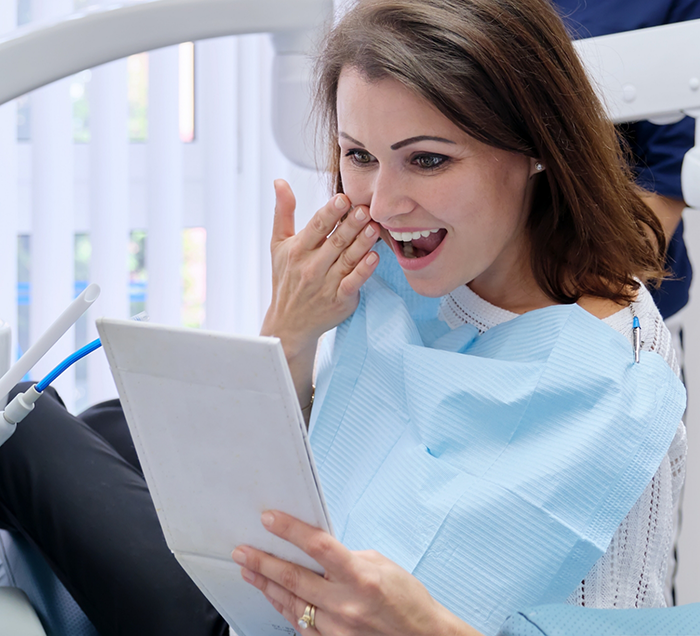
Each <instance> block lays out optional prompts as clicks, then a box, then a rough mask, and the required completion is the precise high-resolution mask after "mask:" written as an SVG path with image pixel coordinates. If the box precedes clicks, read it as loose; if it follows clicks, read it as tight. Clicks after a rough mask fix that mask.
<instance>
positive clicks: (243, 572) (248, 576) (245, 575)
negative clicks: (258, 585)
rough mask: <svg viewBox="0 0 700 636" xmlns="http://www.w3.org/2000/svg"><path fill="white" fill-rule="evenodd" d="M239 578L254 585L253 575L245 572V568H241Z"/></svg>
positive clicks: (248, 571)
mask: <svg viewBox="0 0 700 636" xmlns="http://www.w3.org/2000/svg"><path fill="white" fill-rule="evenodd" d="M241 576H242V577H243V578H244V579H245V580H246V581H248V583H254V582H255V573H254V572H251V571H250V570H246V569H245V568H241Z"/></svg>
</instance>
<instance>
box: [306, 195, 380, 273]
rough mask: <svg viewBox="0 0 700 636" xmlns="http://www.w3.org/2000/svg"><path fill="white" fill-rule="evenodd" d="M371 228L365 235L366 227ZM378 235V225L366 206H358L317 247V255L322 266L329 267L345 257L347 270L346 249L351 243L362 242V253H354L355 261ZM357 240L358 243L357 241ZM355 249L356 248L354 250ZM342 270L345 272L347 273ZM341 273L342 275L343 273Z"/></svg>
mask: <svg viewBox="0 0 700 636" xmlns="http://www.w3.org/2000/svg"><path fill="white" fill-rule="evenodd" d="M368 227H369V228H371V230H370V234H369V235H365V234H364V232H366V231H367V228H368ZM378 235H379V227H378V226H377V224H376V223H373V222H371V220H370V216H369V210H368V209H367V207H366V206H358V207H356V208H354V209H353V210H351V211H350V213H349V214H348V216H347V218H346V219H344V220H343V222H342V223H340V224H339V225H338V227H336V229H335V231H334V232H333V233H332V234H331V235H330V236H329V237H328V240H326V242H325V243H324V244H323V245H322V246H321V248H320V249H319V257H320V259H321V262H322V263H323V266H324V267H326V268H328V269H330V268H331V267H332V266H333V264H334V263H335V262H336V261H337V260H339V259H340V258H343V259H345V263H346V264H345V269H346V270H347V271H349V269H350V268H349V267H348V265H347V261H348V257H349V253H348V249H349V248H350V246H352V245H353V244H358V245H359V244H360V243H361V244H364V246H365V247H364V248H363V249H364V251H363V253H362V254H355V262H354V264H353V266H354V265H356V264H357V261H359V259H360V258H362V256H363V255H364V254H366V253H367V251H368V250H369V249H370V248H371V247H372V245H374V242H375V241H376V240H377V236H378ZM358 241H359V243H358ZM355 251H357V250H355ZM347 271H346V272H344V274H345V273H347ZM344 274H343V275H344Z"/></svg>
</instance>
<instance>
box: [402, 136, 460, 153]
mask: <svg viewBox="0 0 700 636" xmlns="http://www.w3.org/2000/svg"><path fill="white" fill-rule="evenodd" d="M418 141H442V142H444V143H446V144H454V143H456V142H455V141H452V140H450V139H445V138H444V137H431V136H430V135H419V136H418V137H409V138H408V139H404V140H403V141H397V142H396V143H395V144H393V145H392V146H391V149H392V150H399V148H403V147H404V146H410V145H411V144H415V143H416V142H418Z"/></svg>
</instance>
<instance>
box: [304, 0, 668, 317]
mask: <svg viewBox="0 0 700 636" xmlns="http://www.w3.org/2000/svg"><path fill="white" fill-rule="evenodd" d="M344 67H352V68H354V69H356V70H358V71H359V72H360V73H362V74H363V75H364V76H365V77H366V78H367V79H368V80H369V81H375V80H380V79H384V78H393V79H395V80H398V81H399V82H401V83H402V84H403V85H404V86H406V87H408V88H409V89H411V90H413V91H415V92H416V93H417V94H419V95H421V96H422V97H423V98H425V99H426V100H428V101H429V102H430V103H431V104H433V105H434V106H435V107H437V108H438V110H439V111H440V112H442V113H443V114H444V115H445V116H446V117H447V118H448V119H450V120H451V121H452V122H454V123H455V124H456V125H457V126H459V127H460V128H461V129H462V130H464V131H466V132H467V133H468V134H470V135H471V136H472V137H474V138H476V139H478V140H479V141H481V142H483V143H486V144H489V145H491V146H494V147H496V148H501V149H503V150H508V151H511V152H516V153H520V154H522V155H525V156H528V157H536V158H538V159H540V160H541V161H543V162H544V164H545V166H546V170H545V172H544V173H541V174H540V175H538V176H537V177H536V178H537V179H538V183H537V184H536V186H535V193H534V198H533V205H532V209H531V211H530V215H529V219H528V223H527V228H528V232H529V238H530V244H531V254H532V269H533V272H534V275H535V279H536V280H537V282H538V284H539V286H540V288H541V289H542V290H543V291H544V292H545V293H546V294H547V296H548V297H550V298H551V299H552V300H554V301H556V302H558V303H572V302H576V301H577V300H578V299H579V298H580V297H581V296H584V295H591V296H597V297H601V298H608V299H611V300H614V301H616V302H620V303H623V302H625V303H626V302H631V301H632V300H633V299H634V297H635V296H636V291H637V289H638V287H639V283H638V280H641V281H642V282H643V283H649V282H656V281H659V280H660V279H661V277H662V276H663V274H664V270H663V258H664V252H665V249H666V240H665V237H664V234H663V230H662V227H661V224H660V222H659V220H658V219H657V218H656V216H655V215H654V213H653V212H652V211H651V210H650V208H649V207H648V206H647V205H646V204H645V203H644V201H643V200H642V195H643V194H644V192H643V191H642V190H641V189H640V188H639V187H638V186H636V185H635V184H634V181H633V177H632V174H631V171H630V169H629V167H628V166H629V164H628V152H627V150H626V146H624V145H623V144H622V142H621V140H620V139H619V137H618V134H617V132H616V131H615V127H614V126H613V124H612V123H611V122H610V120H609V119H608V118H607V116H606V114H605V111H604V109H603V107H602V105H601V103H600V101H599V100H598V98H597V96H596V94H595V93H594V91H593V89H592V87H591V85H590V83H589V81H588V78H587V76H586V74H585V72H584V70H583V67H582V65H581V62H580V60H579V58H578V56H577V54H576V52H575V50H574V48H573V45H572V44H571V41H570V40H569V37H568V35H567V33H566V30H565V28H564V25H563V24H562V21H561V19H560V18H559V16H558V14H557V13H556V11H555V10H554V9H553V7H552V6H551V5H550V4H549V3H548V2H547V1H546V0H360V1H359V3H358V4H357V5H355V7H353V8H352V9H351V10H350V11H349V12H348V13H347V14H346V15H345V16H344V17H343V18H342V19H341V21H340V22H339V23H338V24H337V25H336V26H335V28H333V29H332V30H331V32H330V34H329V35H328V37H327V39H326V40H325V42H324V45H323V48H322V52H321V54H320V56H319V61H318V65H317V78H318V83H317V98H318V99H317V105H318V107H319V109H320V111H321V112H320V114H321V117H322V120H323V122H324V124H325V125H324V130H325V132H326V134H327V135H328V140H327V141H328V142H329V147H330V170H331V173H332V175H334V176H333V178H334V189H335V191H336V192H342V191H343V184H342V180H341V176H340V170H339V163H340V151H339V148H338V143H337V134H338V131H337V115H336V100H337V88H338V78H339V76H340V72H341V70H342V69H343V68H344Z"/></svg>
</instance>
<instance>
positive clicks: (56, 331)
mask: <svg viewBox="0 0 700 636" xmlns="http://www.w3.org/2000/svg"><path fill="white" fill-rule="evenodd" d="M99 295H100V287H99V285H96V284H94V283H93V284H91V285H88V286H87V287H86V288H85V289H84V290H83V292H82V293H81V294H80V295H79V296H78V297H77V298H76V299H75V300H74V301H73V302H72V303H71V304H70V305H68V307H67V308H66V309H65V311H63V313H62V314H61V315H60V316H59V317H58V318H57V319H56V320H55V321H54V322H53V323H52V324H51V326H50V327H49V328H48V329H47V330H46V331H45V332H44V333H43V334H42V336H41V337H40V338H39V339H38V340H37V341H36V343H34V345H32V346H31V347H30V348H29V350H28V351H27V352H26V353H25V354H24V355H23V356H22V357H21V358H20V359H19V360H18V361H17V362H16V363H15V364H14V365H12V366H10V364H9V361H10V351H11V336H10V328H9V326H8V325H7V324H5V323H3V324H2V326H0V363H2V364H3V367H2V368H5V369H8V367H9V369H8V371H7V372H6V373H5V374H4V375H3V376H2V377H1V378H0V399H1V400H2V405H3V407H4V408H5V410H3V411H2V417H0V446H2V445H3V444H4V443H5V442H6V441H7V440H8V439H9V438H10V437H11V436H12V434H13V433H14V432H15V430H16V428H17V423H18V422H21V421H22V420H23V419H24V417H26V416H27V414H28V413H30V412H31V411H32V410H33V409H34V402H36V400H38V399H39V397H40V396H41V393H39V392H38V391H36V389H34V388H33V387H32V389H30V390H28V391H26V392H25V393H24V394H20V395H18V396H16V397H15V399H13V400H12V402H10V404H9V405H7V406H5V404H6V400H7V395H8V394H9V392H10V390H11V389H12V387H13V386H15V384H17V382H19V381H20V380H21V379H22V378H23V377H24V376H25V375H26V374H27V373H28V372H29V371H30V370H31V369H32V367H33V366H34V365H35V364H36V363H37V362H39V360H41V358H43V357H44V356H45V355H46V353H48V351H49V350H50V349H51V347H53V346H54V345H55V344H56V343H57V342H58V341H59V339H60V338H61V337H62V336H63V335H64V334H65V333H66V331H68V330H69V329H70V328H71V327H72V326H73V325H74V324H75V323H76V322H77V320H78V318H80V316H82V315H83V314H84V313H85V312H86V311H87V310H88V308H89V307H90V306H91V305H92V303H94V302H95V301H96V300H97V298H98V297H99Z"/></svg>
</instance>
